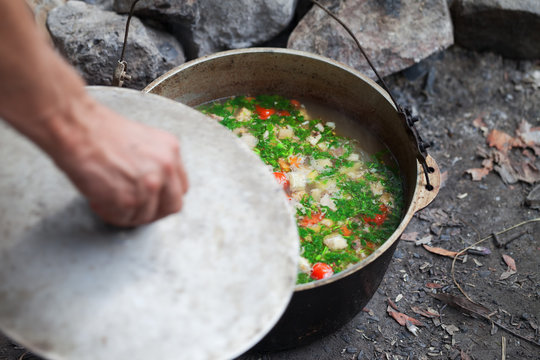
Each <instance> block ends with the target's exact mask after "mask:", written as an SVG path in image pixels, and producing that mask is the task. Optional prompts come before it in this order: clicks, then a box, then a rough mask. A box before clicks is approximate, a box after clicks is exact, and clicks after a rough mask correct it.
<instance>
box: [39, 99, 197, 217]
mask: <svg viewBox="0 0 540 360" xmlns="http://www.w3.org/2000/svg"><path fill="white" fill-rule="evenodd" d="M68 117H72V118H71V120H70V121H62V122H60V123H61V124H62V125H59V128H61V130H60V131H58V133H59V134H65V135H61V136H60V137H61V138H62V139H63V141H61V142H59V144H60V146H59V147H58V148H52V149H50V148H49V149H46V151H47V152H48V153H49V154H50V155H51V157H52V158H53V159H54V161H55V162H56V163H57V165H58V166H59V167H60V168H61V169H62V170H63V171H64V172H65V173H66V174H67V176H68V177H69V178H70V179H71V181H72V182H73V184H74V185H75V186H76V187H77V188H78V189H79V191H80V192H81V193H82V194H83V195H84V196H86V198H87V199H88V201H89V204H90V207H91V208H92V209H93V210H94V211H95V212H96V214H97V215H99V216H100V217H101V218H102V219H103V220H104V221H105V222H107V223H110V224H112V225H117V226H136V225H141V224H146V223H149V222H152V221H154V220H157V219H160V218H162V217H164V216H167V215H169V214H172V213H174V212H177V211H179V210H180V208H181V207H182V196H183V195H184V194H185V192H186V191H187V188H188V179H187V176H186V173H185V170H184V167H183V165H182V162H181V159H180V152H179V143H178V140H177V139H176V138H175V137H174V136H173V135H171V134H169V133H167V132H164V131H161V130H158V129H154V128H150V127H148V126H145V125H143V124H140V123H136V122H132V121H129V120H127V119H125V118H124V117H122V116H120V115H118V114H117V113H115V112H113V111H111V110H110V109H108V108H106V107H104V106H102V105H100V104H98V103H97V102H95V101H94V100H92V99H90V98H84V99H83V100H82V101H77V102H75V103H74V104H73V106H72V107H71V109H70V111H69V113H68ZM65 124H68V125H67V126H65Z"/></svg>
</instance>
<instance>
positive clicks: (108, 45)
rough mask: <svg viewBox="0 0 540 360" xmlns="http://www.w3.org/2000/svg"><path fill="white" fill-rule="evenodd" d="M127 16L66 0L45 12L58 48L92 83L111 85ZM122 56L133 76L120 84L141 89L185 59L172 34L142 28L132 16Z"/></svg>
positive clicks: (120, 49) (141, 24) (140, 23)
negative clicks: (64, 2)
mask: <svg viewBox="0 0 540 360" xmlns="http://www.w3.org/2000/svg"><path fill="white" fill-rule="evenodd" d="M126 20H127V16H123V15H118V14H116V13H114V12H110V11H104V10H101V9H99V8H98V7H96V6H92V5H87V4H86V3H84V2H81V1H68V2H67V3H66V4H65V5H63V6H59V7H57V8H55V9H54V10H53V11H51V12H50V14H49V18H48V20H47V25H48V27H49V30H50V33H51V36H52V38H53V40H54V43H55V45H56V46H57V48H58V49H59V50H60V52H61V53H62V54H63V55H64V56H65V57H66V58H67V59H68V61H69V62H70V63H71V64H73V65H74V66H75V67H76V68H77V69H78V70H79V72H80V73H81V75H82V76H83V77H84V78H85V79H86V81H87V82H88V84H91V85H111V83H112V77H113V73H114V69H115V68H116V65H117V63H118V60H119V58H120V54H121V51H122V44H123V41H124V31H125V26H126ZM125 60H126V61H127V63H128V69H127V72H128V74H129V75H131V76H132V79H131V80H127V81H126V82H125V86H127V87H131V88H135V89H141V88H143V87H144V86H146V85H147V84H148V83H149V82H151V81H152V80H154V79H155V78H156V77H158V76H159V75H161V74H163V73H164V72H166V71H167V70H169V69H171V68H172V67H174V66H177V65H179V64H182V63H183V62H184V61H185V57H184V53H183V50H182V47H181V46H180V44H179V43H178V41H177V40H176V39H175V38H174V37H173V36H171V35H169V34H166V33H164V32H161V31H158V30H155V29H153V28H150V27H146V26H145V25H143V23H142V22H141V21H140V20H139V19H137V18H133V19H132V21H131V25H130V30H129V38H128V44H127V47H126V53H125Z"/></svg>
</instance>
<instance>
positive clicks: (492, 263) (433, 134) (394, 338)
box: [0, 47, 540, 360]
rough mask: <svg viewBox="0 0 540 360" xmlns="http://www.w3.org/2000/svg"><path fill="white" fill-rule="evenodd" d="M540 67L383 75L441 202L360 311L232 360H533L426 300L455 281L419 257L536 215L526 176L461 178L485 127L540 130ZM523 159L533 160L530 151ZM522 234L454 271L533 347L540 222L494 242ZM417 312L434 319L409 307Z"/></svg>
mask: <svg viewBox="0 0 540 360" xmlns="http://www.w3.org/2000/svg"><path fill="white" fill-rule="evenodd" d="M537 71H540V62H538V61H512V60H505V59H503V58H501V57H500V56H497V55H494V54H490V53H477V52H471V51H468V50H463V49H461V48H458V47H452V48H450V49H449V50H447V51H445V52H444V53H441V54H437V55H435V56H433V57H431V58H429V59H427V60H425V61H423V62H422V63H420V64H419V65H417V66H415V67H414V68H412V69H409V70H407V71H406V72H402V73H400V74H397V75H394V76H391V77H389V78H387V80H388V83H389V86H390V87H391V89H393V91H394V92H395V93H396V95H397V97H398V99H399V100H400V101H401V102H402V103H407V104H409V105H411V106H412V107H413V108H414V109H415V110H416V111H417V112H418V113H419V114H420V115H421V118H422V121H421V123H420V129H421V132H422V135H423V137H424V138H425V139H428V140H429V141H431V142H432V144H433V147H432V148H431V149H430V153H431V154H432V156H433V157H434V158H435V159H436V160H437V162H438V164H439V166H440V168H441V172H442V173H443V175H444V178H445V179H446V180H445V182H444V185H443V187H442V189H441V191H440V193H439V195H438V197H437V198H436V199H435V201H434V202H433V203H432V204H431V205H430V206H429V207H428V208H427V209H425V210H423V211H421V212H420V213H418V214H417V215H416V216H415V217H414V218H413V220H412V222H411V223H410V225H409V226H408V228H407V230H406V231H405V234H404V236H403V239H402V240H401V241H400V243H399V246H398V248H397V250H396V252H395V254H394V259H393V261H392V263H391V265H390V267H389V269H388V271H387V273H386V276H385V278H384V280H383V282H382V285H381V287H380V288H379V290H378V291H377V293H376V294H375V296H374V297H373V299H372V300H371V301H370V302H369V304H368V305H367V306H366V308H365V309H364V310H365V311H363V312H361V313H359V314H358V315H357V316H356V317H355V318H354V319H353V320H352V321H351V322H350V323H348V324H347V325H345V326H344V327H343V328H342V329H341V330H339V331H337V332H336V333H334V334H332V335H330V336H328V337H326V338H324V339H322V340H319V341H317V342H315V343H313V344H311V345H308V346H305V347H302V348H297V349H292V350H288V351H283V352H279V353H273V354H248V355H244V356H242V357H241V358H240V359H242V360H255V359H272V360H303V359H318V360H326V359H328V360H330V359H341V358H343V359H391V360H398V359H464V360H465V359H478V360H480V359H499V358H504V357H503V352H504V353H505V354H506V356H507V357H508V358H513V359H540V355H539V354H540V346H539V345H534V344H531V343H530V342H528V341H526V340H524V339H522V338H518V337H517V336H515V335H513V334H511V333H509V332H508V331H506V330H504V329H502V328H499V327H498V326H495V325H492V324H491V323H490V322H489V321H487V320H483V319H482V318H479V317H477V316H476V317H474V316H471V315H470V314H465V311H464V310H463V309H461V310H460V309H456V308H453V307H451V306H448V305H447V304H446V303H444V302H442V301H440V300H437V299H435V298H433V297H432V296H430V295H431V294H434V293H448V294H452V295H455V296H458V297H461V298H463V297H464V295H463V294H462V293H461V292H460V291H459V289H458V288H457V287H456V285H455V284H454V283H453V280H452V273H451V265H452V258H449V257H444V256H440V255H437V254H434V253H431V252H428V251H426V249H424V248H423V246H421V244H420V243H426V242H429V244H430V245H431V246H433V247H439V248H444V249H447V250H454V251H459V250H461V249H463V248H465V247H467V246H468V245H471V244H473V243H474V242H476V241H477V240H479V239H481V238H484V237H486V236H488V235H490V234H491V233H493V232H501V231H503V230H505V229H507V228H510V227H512V226H514V225H516V224H519V223H522V222H524V221H527V220H534V219H537V220H538V219H539V218H540V211H538V210H536V209H533V208H531V207H529V206H527V205H526V198H527V196H528V194H529V193H530V192H531V190H532V189H533V187H534V185H532V184H528V183H525V182H523V181H518V182H516V183H514V184H505V182H504V181H503V179H505V178H504V177H501V175H500V174H499V173H497V172H496V171H491V172H489V174H488V175H487V176H485V177H484V178H483V179H482V180H480V181H473V180H472V178H471V175H470V174H467V173H466V170H468V169H471V168H481V167H482V165H481V163H482V158H481V157H479V156H478V152H479V148H480V149H484V150H485V151H488V150H491V149H492V148H490V147H489V146H488V144H487V142H486V134H487V133H488V132H489V131H491V130H493V129H498V130H500V131H504V132H506V133H507V134H509V135H511V136H514V134H515V131H516V129H518V127H519V125H520V123H521V122H522V121H523V120H526V121H527V122H529V123H530V124H531V125H534V126H538V125H540V105H539V104H540V91H539V90H538V87H539V86H540V84H539V81H540V80H539V79H538V77H537V78H536V83H535V82H534V79H535V78H534V75H535V74H538V73H537ZM537 76H538V75H537ZM479 119H482V121H480V120H479ZM479 124H481V125H479ZM483 127H485V128H487V131H486V129H485V128H484V129H482V128H483ZM483 130H484V131H483ZM509 153H510V155H511V159H512V162H513V164H517V161H522V160H523V158H526V157H527V156H531V155H530V151H529V150H525V154H526V155H524V154H523V151H522V149H511V150H509ZM532 158H533V159H534V161H536V165H537V166H538V165H540V164H538V162H539V158H538V156H536V157H535V156H534V155H532ZM507 180H508V179H507ZM522 232H526V233H525V234H523V235H522V236H521V237H519V238H517V239H515V240H514V241H513V242H512V243H511V244H509V245H508V247H507V248H497V247H496V246H495V245H494V242H493V240H492V239H488V240H486V241H484V242H483V243H481V244H479V246H483V247H485V248H487V249H489V251H490V254H488V255H475V254H468V255H467V258H466V261H465V262H463V261H457V262H456V264H455V278H456V280H457V282H458V283H459V284H460V285H461V287H462V288H463V290H464V291H465V293H466V294H467V295H468V296H469V297H470V298H471V299H472V300H474V301H475V302H476V303H479V304H482V305H484V306H485V307H487V308H488V309H489V310H490V311H491V312H492V313H493V315H492V317H491V318H492V319H493V320H494V321H496V322H499V323H500V324H502V325H503V326H505V327H507V328H508V329H510V330H511V331H513V332H515V333H517V334H519V335H521V336H522V337H525V338H530V339H533V340H534V341H536V342H537V343H539V342H540V334H539V327H538V326H539V323H540V262H539V261H538V256H539V255H540V241H539V240H540V238H539V236H538V234H539V233H540V221H538V222H531V223H528V224H525V225H522V226H519V227H517V228H515V229H513V230H510V231H507V232H505V233H504V234H501V235H500V236H499V237H500V238H501V240H502V241H506V240H508V239H511V238H513V237H514V235H516V234H520V233H522ZM417 243H419V244H418V245H417ZM480 250H482V249H480ZM483 252H486V250H485V249H484V250H483ZM503 255H508V256H510V257H511V258H512V259H513V260H514V261H515V266H516V270H517V271H516V272H515V273H512V272H506V271H507V270H508V266H507V264H506V263H505V261H504V260H503ZM505 272H506V273H505ZM503 274H504V275H503ZM506 276H508V277H507V278H505V277H506ZM501 277H503V279H501ZM504 278H505V279H504ZM389 300H390V301H391V302H392V303H393V305H395V307H396V309H397V310H396V311H398V312H401V313H403V314H406V315H408V316H410V317H412V318H414V319H416V320H418V321H420V322H421V323H422V324H421V325H422V326H419V330H418V331H417V335H416V336H415V335H414V334H413V333H411V331H409V330H408V329H407V327H406V326H401V325H399V324H398V323H397V322H396V321H395V320H394V319H393V318H392V317H391V316H390V315H389V314H388V312H387V308H388V305H389ZM419 309H420V310H423V311H424V315H429V316H434V317H431V318H430V317H426V316H424V315H421V314H418V313H416V312H418V310H419ZM415 310H416V312H415ZM503 342H505V343H506V346H505V349H504V350H503V347H502V343H503ZM156 346H158V345H156ZM25 354H26V355H25ZM32 358H33V359H36V357H35V356H33V355H31V354H27V353H26V350H25V349H23V348H21V347H18V346H17V345H15V344H13V343H11V342H10V341H9V340H7V339H6V338H4V337H0V359H5V360H18V359H32Z"/></svg>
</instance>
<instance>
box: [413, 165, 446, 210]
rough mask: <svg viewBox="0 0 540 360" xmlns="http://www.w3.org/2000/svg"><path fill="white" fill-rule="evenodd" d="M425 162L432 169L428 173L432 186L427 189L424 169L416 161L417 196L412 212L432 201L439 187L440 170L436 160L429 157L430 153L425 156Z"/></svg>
mask: <svg viewBox="0 0 540 360" xmlns="http://www.w3.org/2000/svg"><path fill="white" fill-rule="evenodd" d="M426 163H427V165H428V166H429V167H430V170H431V169H433V171H430V173H429V179H430V184H431V186H433V188H432V189H431V190H428V189H427V183H426V177H425V176H424V170H423V168H422V165H421V164H420V163H419V162H417V166H418V197H417V201H416V204H415V207H414V212H417V211H420V210H422V209H423V208H425V207H426V206H428V205H429V204H430V203H431V202H432V201H433V199H435V197H436V196H437V194H438V193H439V190H440V188H441V171H440V169H439V165H437V162H436V161H435V159H433V157H431V155H427V156H426Z"/></svg>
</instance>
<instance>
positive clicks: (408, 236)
mask: <svg viewBox="0 0 540 360" xmlns="http://www.w3.org/2000/svg"><path fill="white" fill-rule="evenodd" d="M417 237H418V232H417V231H414V232H407V233H403V235H401V240H406V241H416V238H417Z"/></svg>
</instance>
